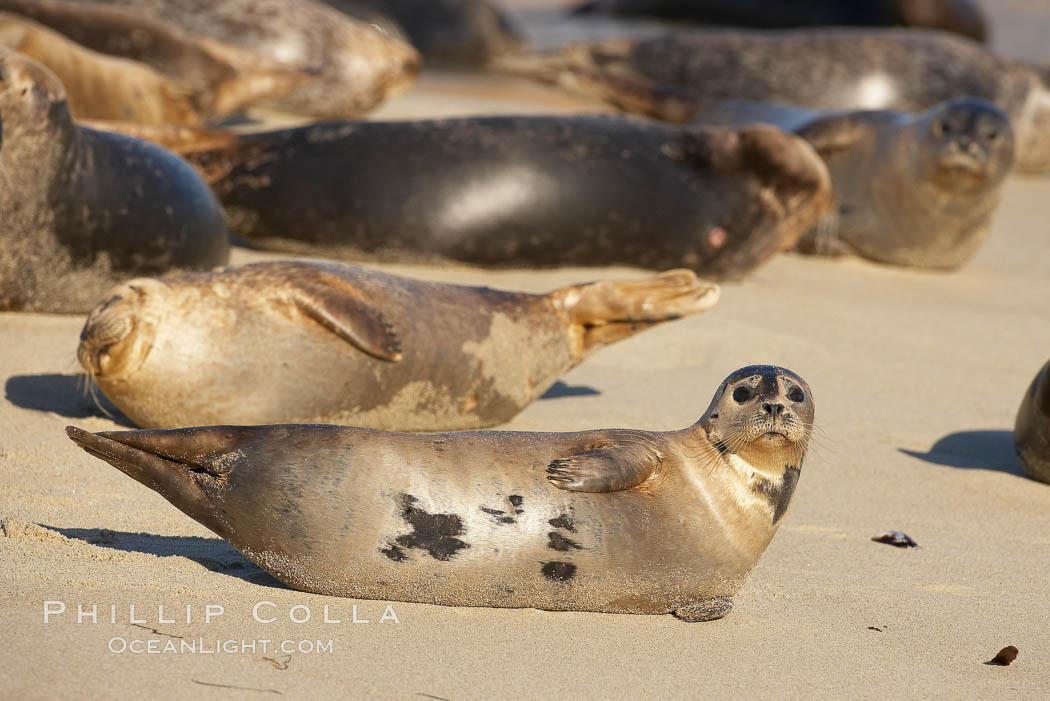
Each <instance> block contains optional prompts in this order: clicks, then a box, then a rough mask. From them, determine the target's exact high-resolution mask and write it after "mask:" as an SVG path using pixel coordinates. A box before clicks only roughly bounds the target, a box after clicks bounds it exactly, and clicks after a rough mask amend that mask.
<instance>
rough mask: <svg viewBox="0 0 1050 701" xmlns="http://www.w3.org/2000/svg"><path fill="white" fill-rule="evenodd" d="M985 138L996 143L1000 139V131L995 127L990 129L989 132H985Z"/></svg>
mask: <svg viewBox="0 0 1050 701" xmlns="http://www.w3.org/2000/svg"><path fill="white" fill-rule="evenodd" d="M984 138H986V139H988V140H989V141H992V142H994V141H995V140H996V139H998V138H999V130H998V129H996V128H995V127H988V129H987V131H985V132H984Z"/></svg>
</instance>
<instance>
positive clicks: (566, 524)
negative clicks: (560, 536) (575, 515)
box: [547, 514, 576, 533]
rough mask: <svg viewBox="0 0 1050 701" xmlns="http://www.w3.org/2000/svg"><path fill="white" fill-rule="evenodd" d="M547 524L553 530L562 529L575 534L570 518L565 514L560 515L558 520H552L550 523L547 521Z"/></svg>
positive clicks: (574, 527)
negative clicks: (552, 527)
mask: <svg viewBox="0 0 1050 701" xmlns="http://www.w3.org/2000/svg"><path fill="white" fill-rule="evenodd" d="M547 523H549V524H550V525H552V526H554V527H555V528H564V529H565V530H567V531H569V532H570V533H575V532H576V526H575V525H573V522H572V517H571V516H569V515H567V514H562V515H561V516H559V517H558V518H552V519H551V520H550V521H547Z"/></svg>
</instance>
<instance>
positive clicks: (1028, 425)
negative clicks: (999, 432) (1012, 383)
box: [1014, 362, 1050, 483]
mask: <svg viewBox="0 0 1050 701" xmlns="http://www.w3.org/2000/svg"><path fill="white" fill-rule="evenodd" d="M1014 447H1015V448H1016V450H1017V457H1018V458H1020V460H1021V464H1022V465H1023V466H1024V469H1025V472H1027V473H1028V474H1029V475H1030V476H1031V477H1032V478H1034V479H1037V480H1040V481H1042V482H1047V483H1050V362H1048V363H1047V364H1046V365H1044V366H1043V367H1042V369H1040V370H1039V372H1038V373H1036V376H1035V379H1033V380H1032V384H1031V385H1030V386H1029V387H1028V391H1027V392H1025V395H1024V399H1023V400H1022V401H1021V407H1020V408H1019V409H1018V411H1017V422H1016V424H1015V426H1014Z"/></svg>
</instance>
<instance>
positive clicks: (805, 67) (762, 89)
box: [497, 28, 1050, 174]
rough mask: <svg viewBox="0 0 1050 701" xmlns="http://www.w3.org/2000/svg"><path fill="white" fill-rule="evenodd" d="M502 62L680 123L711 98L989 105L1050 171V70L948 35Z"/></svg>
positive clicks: (839, 32) (1029, 160)
mask: <svg viewBox="0 0 1050 701" xmlns="http://www.w3.org/2000/svg"><path fill="white" fill-rule="evenodd" d="M497 63H498V65H499V67H500V69H501V70H503V71H507V72H511V73H515V74H522V75H527V76H531V77H534V78H537V79H539V80H543V81H546V82H554V83H556V84H559V85H562V86H564V87H567V88H569V89H571V90H574V91H578V92H581V93H583V94H586V95H590V96H593V97H598V98H600V99H603V100H606V101H608V102H610V103H612V104H614V105H615V106H617V107H618V108H620V109H625V110H627V111H630V112H633V113H636V114H644V115H647V116H652V117H657V118H659V119H665V120H668V121H674V122H688V121H689V120H691V119H692V118H693V117H694V116H695V112H696V109H697V105H698V104H700V105H701V109H703V105H704V103H705V101H710V100H723V99H728V100H751V101H757V102H773V103H781V104H785V105H794V106H799V107H803V108H807V109H815V110H857V109H874V110H883V109H889V110H900V111H904V112H914V113H917V112H922V111H924V110H927V109H929V108H931V107H933V106H935V105H937V104H939V103H941V102H944V101H946V100H950V99H953V98H955V97H960V96H964V95H968V96H972V97H980V98H984V99H986V100H989V101H991V102H994V103H996V104H997V105H999V107H1000V108H1002V109H1003V110H1004V111H1005V112H1006V113H1007V114H1009V115H1010V119H1011V121H1012V123H1013V129H1014V137H1015V139H1016V140H1017V163H1016V167H1017V169H1018V171H1019V172H1021V173H1027V174H1043V173H1046V172H1047V171H1050V89H1048V88H1047V83H1046V82H1045V81H1046V75H1047V74H1046V72H1043V71H1041V70H1040V69H1037V68H1035V67H1032V66H1028V65H1025V64H1023V63H1021V62H1019V61H1014V60H1011V59H1007V58H1003V57H1000V56H996V55H994V54H992V53H991V52H989V51H988V50H987V49H986V48H985V47H984V46H982V45H980V44H978V43H976V42H973V41H969V40H967V39H964V38H962V37H957V36H953V35H950V34H947V33H944V32H937V31H933V30H921V29H885V30H859V29H848V28H847V29H811V30H805V31H801V30H795V31H792V30H770V31H765V32H746V31H726V30H722V31H711V30H708V31H704V30H692V31H678V32H673V33H667V34H664V35H662V36H659V37H654V38H650V39H642V40H630V39H628V40H612V41H606V42H598V43H594V44H576V45H571V46H567V47H564V48H562V49H561V50H559V51H556V52H554V53H551V54H531V55H530V54H524V55H522V54H519V55H509V56H506V57H502V58H500V59H498V60H497ZM669 96H673V97H669Z"/></svg>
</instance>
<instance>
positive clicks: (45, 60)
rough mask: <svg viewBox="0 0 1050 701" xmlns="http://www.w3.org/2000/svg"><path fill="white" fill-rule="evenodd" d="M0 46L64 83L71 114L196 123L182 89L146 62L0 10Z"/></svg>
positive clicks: (191, 107) (130, 120)
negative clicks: (111, 53)
mask: <svg viewBox="0 0 1050 701" xmlns="http://www.w3.org/2000/svg"><path fill="white" fill-rule="evenodd" d="M0 46H6V47H7V48H9V49H13V50H14V51H17V52H19V53H21V54H24V55H26V56H29V57H30V58H33V59H35V60H37V61H39V62H40V63H42V64H43V65H44V66H46V67H47V68H48V69H50V70H51V72H53V73H54V74H55V75H56V76H57V77H58V79H59V80H60V81H62V84H63V85H64V86H65V87H66V99H67V101H68V104H69V111H70V113H71V114H72V115H73V117H74V118H75V119H78V120H79V119H104V120H122V121H129V122H136V123H142V124H199V123H200V121H201V115H200V114H199V113H198V112H197V110H196V108H195V107H194V105H193V102H192V101H191V100H190V98H189V95H188V93H187V91H186V90H184V89H183V88H181V87H180V86H179V85H178V84H176V83H175V82H174V81H172V80H170V79H169V78H167V77H166V76H163V75H161V74H160V73H158V72H157V71H155V70H153V69H152V68H150V67H149V66H148V65H146V64H143V63H139V62H138V61H132V60H130V59H125V58H117V57H114V56H107V55H105V54H101V53H98V52H97V51H92V50H91V49H88V48H85V47H83V46H80V45H79V44H77V43H76V42H73V41H70V40H69V39H67V38H66V37H64V36H62V35H61V34H59V33H58V32H55V31H52V30H50V29H48V28H47V27H44V26H43V25H41V24H37V23H36V22H33V21H32V20H29V19H26V18H24V17H20V16H18V15H13V14H11V13H9V12H0Z"/></svg>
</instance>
